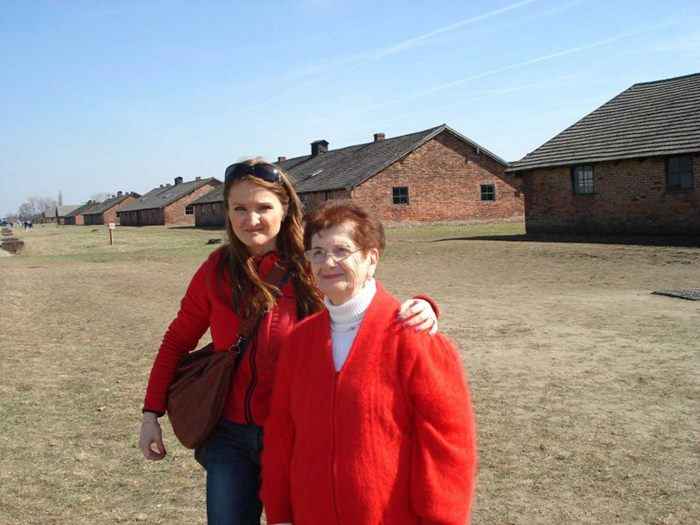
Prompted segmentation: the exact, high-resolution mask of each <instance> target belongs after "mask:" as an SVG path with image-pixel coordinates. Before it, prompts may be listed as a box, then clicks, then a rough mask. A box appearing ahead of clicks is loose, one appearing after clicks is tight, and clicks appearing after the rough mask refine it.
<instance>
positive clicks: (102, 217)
mask: <svg viewBox="0 0 700 525" xmlns="http://www.w3.org/2000/svg"><path fill="white" fill-rule="evenodd" d="M135 200H136V198H135V197H133V196H131V195H129V196H128V197H127V198H126V199H124V200H123V201H121V202H120V203H119V204H117V205H116V206H112V207H111V208H109V209H107V210H105V211H104V212H102V213H90V214H86V215H84V216H82V215H78V216H77V217H81V218H82V217H84V218H85V224H109V223H110V222H113V223H115V224H119V217H118V216H117V212H118V211H119V209H120V208H121V207H122V206H126V205H127V204H130V203H132V202H134V201H135ZM77 217H76V218H77ZM76 224H77V222H76Z"/></svg>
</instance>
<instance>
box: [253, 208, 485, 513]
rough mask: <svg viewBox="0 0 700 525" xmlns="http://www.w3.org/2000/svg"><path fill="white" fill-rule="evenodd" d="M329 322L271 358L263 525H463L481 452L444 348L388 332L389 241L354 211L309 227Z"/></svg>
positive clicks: (335, 212) (296, 333) (313, 322)
mask: <svg viewBox="0 0 700 525" xmlns="http://www.w3.org/2000/svg"><path fill="white" fill-rule="evenodd" d="M305 241H306V242H305V244H306V248H307V252H306V254H307V256H308V259H309V261H310V262H311V267H312V270H313V274H314V276H315V278H316V282H317V284H318V287H319V289H320V290H321V292H323V294H324V295H325V297H326V300H325V306H326V308H325V310H324V311H322V312H319V313H317V314H315V315H312V316H310V317H308V318H307V319H305V320H304V321H302V322H301V323H299V324H298V325H297V326H296V327H295V328H294V330H293V331H292V332H291V333H290V334H289V336H288V337H287V340H286V346H285V347H284V348H283V349H282V351H281V353H280V364H279V367H278V368H279V372H278V375H277V380H276V381H275V391H274V394H273V397H272V405H271V414H270V418H269V419H268V421H267V427H266V430H267V433H266V434H265V447H264V449H263V469H264V475H263V480H262V497H263V501H264V503H265V512H266V514H267V519H268V523H270V524H271V525H290V524H293V525H317V524H319V523H323V524H327V525H338V524H340V523H351V524H352V525H381V524H392V525H393V524H397V525H398V524H401V525H412V524H415V525H419V524H438V523H439V524H441V525H464V524H465V523H466V521H467V520H468V519H469V510H470V505H471V499H472V493H473V489H474V473H475V467H476V442H475V431H474V420H473V415H472V409H471V404H470V399H469V391H468V389H467V386H466V382H465V380H464V378H463V374H462V366H461V363H460V360H459V357H458V355H457V352H456V351H455V349H454V347H453V345H452V343H451V342H450V341H449V340H448V339H447V338H446V337H444V336H442V335H440V334H438V335H437V336H435V337H429V336H427V335H425V334H417V333H415V331H413V330H406V329H405V328H403V327H399V326H397V325H396V322H395V320H396V312H397V311H398V309H399V304H398V302H397V301H396V300H395V299H394V298H393V297H391V296H390V295H389V294H388V293H387V292H386V291H384V289H383V288H382V286H381V285H380V284H379V283H377V282H376V280H375V279H374V272H375V270H376V267H377V263H378V261H379V257H380V255H381V253H382V251H383V249H384V230H383V228H382V226H381V223H379V222H378V221H376V220H373V219H372V218H370V217H369V216H368V215H367V213H366V212H364V211H363V210H362V209H360V208H358V207H356V206H353V205H351V204H336V205H331V206H326V207H324V208H322V209H320V210H318V211H316V212H314V213H312V214H311V215H310V217H309V218H308V220H307V221H306V232H305Z"/></svg>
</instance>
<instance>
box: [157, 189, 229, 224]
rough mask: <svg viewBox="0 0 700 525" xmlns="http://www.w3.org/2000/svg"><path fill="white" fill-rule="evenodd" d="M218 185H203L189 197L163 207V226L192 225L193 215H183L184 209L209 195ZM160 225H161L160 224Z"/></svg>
mask: <svg viewBox="0 0 700 525" xmlns="http://www.w3.org/2000/svg"><path fill="white" fill-rule="evenodd" d="M216 186H218V184H211V183H210V184H205V185H203V186H201V187H200V188H198V189H196V190H195V191H193V192H192V193H190V194H189V195H185V196H184V197H183V198H182V199H179V200H177V201H175V202H173V203H172V204H170V205H168V206H166V207H165V224H166V225H168V226H170V225H173V226H174V225H178V226H186V225H194V213H192V214H191V215H185V208H186V207H187V206H189V204H190V203H191V202H192V201H195V200H197V199H199V198H200V197H202V196H203V195H205V194H207V193H209V192H210V191H211V190H213V189H214V188H215V187H216ZM161 224H162V223H161Z"/></svg>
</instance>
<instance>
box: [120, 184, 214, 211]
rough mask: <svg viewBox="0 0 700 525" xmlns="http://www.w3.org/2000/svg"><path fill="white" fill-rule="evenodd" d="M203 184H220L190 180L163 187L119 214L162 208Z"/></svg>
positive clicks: (132, 203) (127, 206)
mask: <svg viewBox="0 0 700 525" xmlns="http://www.w3.org/2000/svg"><path fill="white" fill-rule="evenodd" d="M205 184H221V182H220V181H219V180H217V179H215V178H213V177H211V178H208V179H201V180H192V181H189V182H181V183H179V184H168V185H166V186H163V187H158V188H153V189H152V190H151V191H149V192H148V193H146V194H145V195H143V196H141V197H140V198H139V199H137V200H135V201H134V202H130V203H129V204H127V205H125V206H123V207H122V208H121V209H120V210H119V213H121V212H123V211H137V210H150V209H153V208H164V207H165V206H168V205H169V204H172V203H173V202H175V201H177V200H179V199H181V198H183V197H185V196H186V195H189V194H190V193H192V192H193V191H195V190H198V189H199V188H201V187H202V186H204V185H205Z"/></svg>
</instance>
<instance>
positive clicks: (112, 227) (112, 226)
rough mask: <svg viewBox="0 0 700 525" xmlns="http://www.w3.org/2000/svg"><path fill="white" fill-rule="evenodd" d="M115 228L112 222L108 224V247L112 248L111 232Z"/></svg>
mask: <svg viewBox="0 0 700 525" xmlns="http://www.w3.org/2000/svg"><path fill="white" fill-rule="evenodd" d="M116 226H117V225H116V224H114V223H113V222H110V223H109V245H110V246H112V230H113V229H114V228H116Z"/></svg>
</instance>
